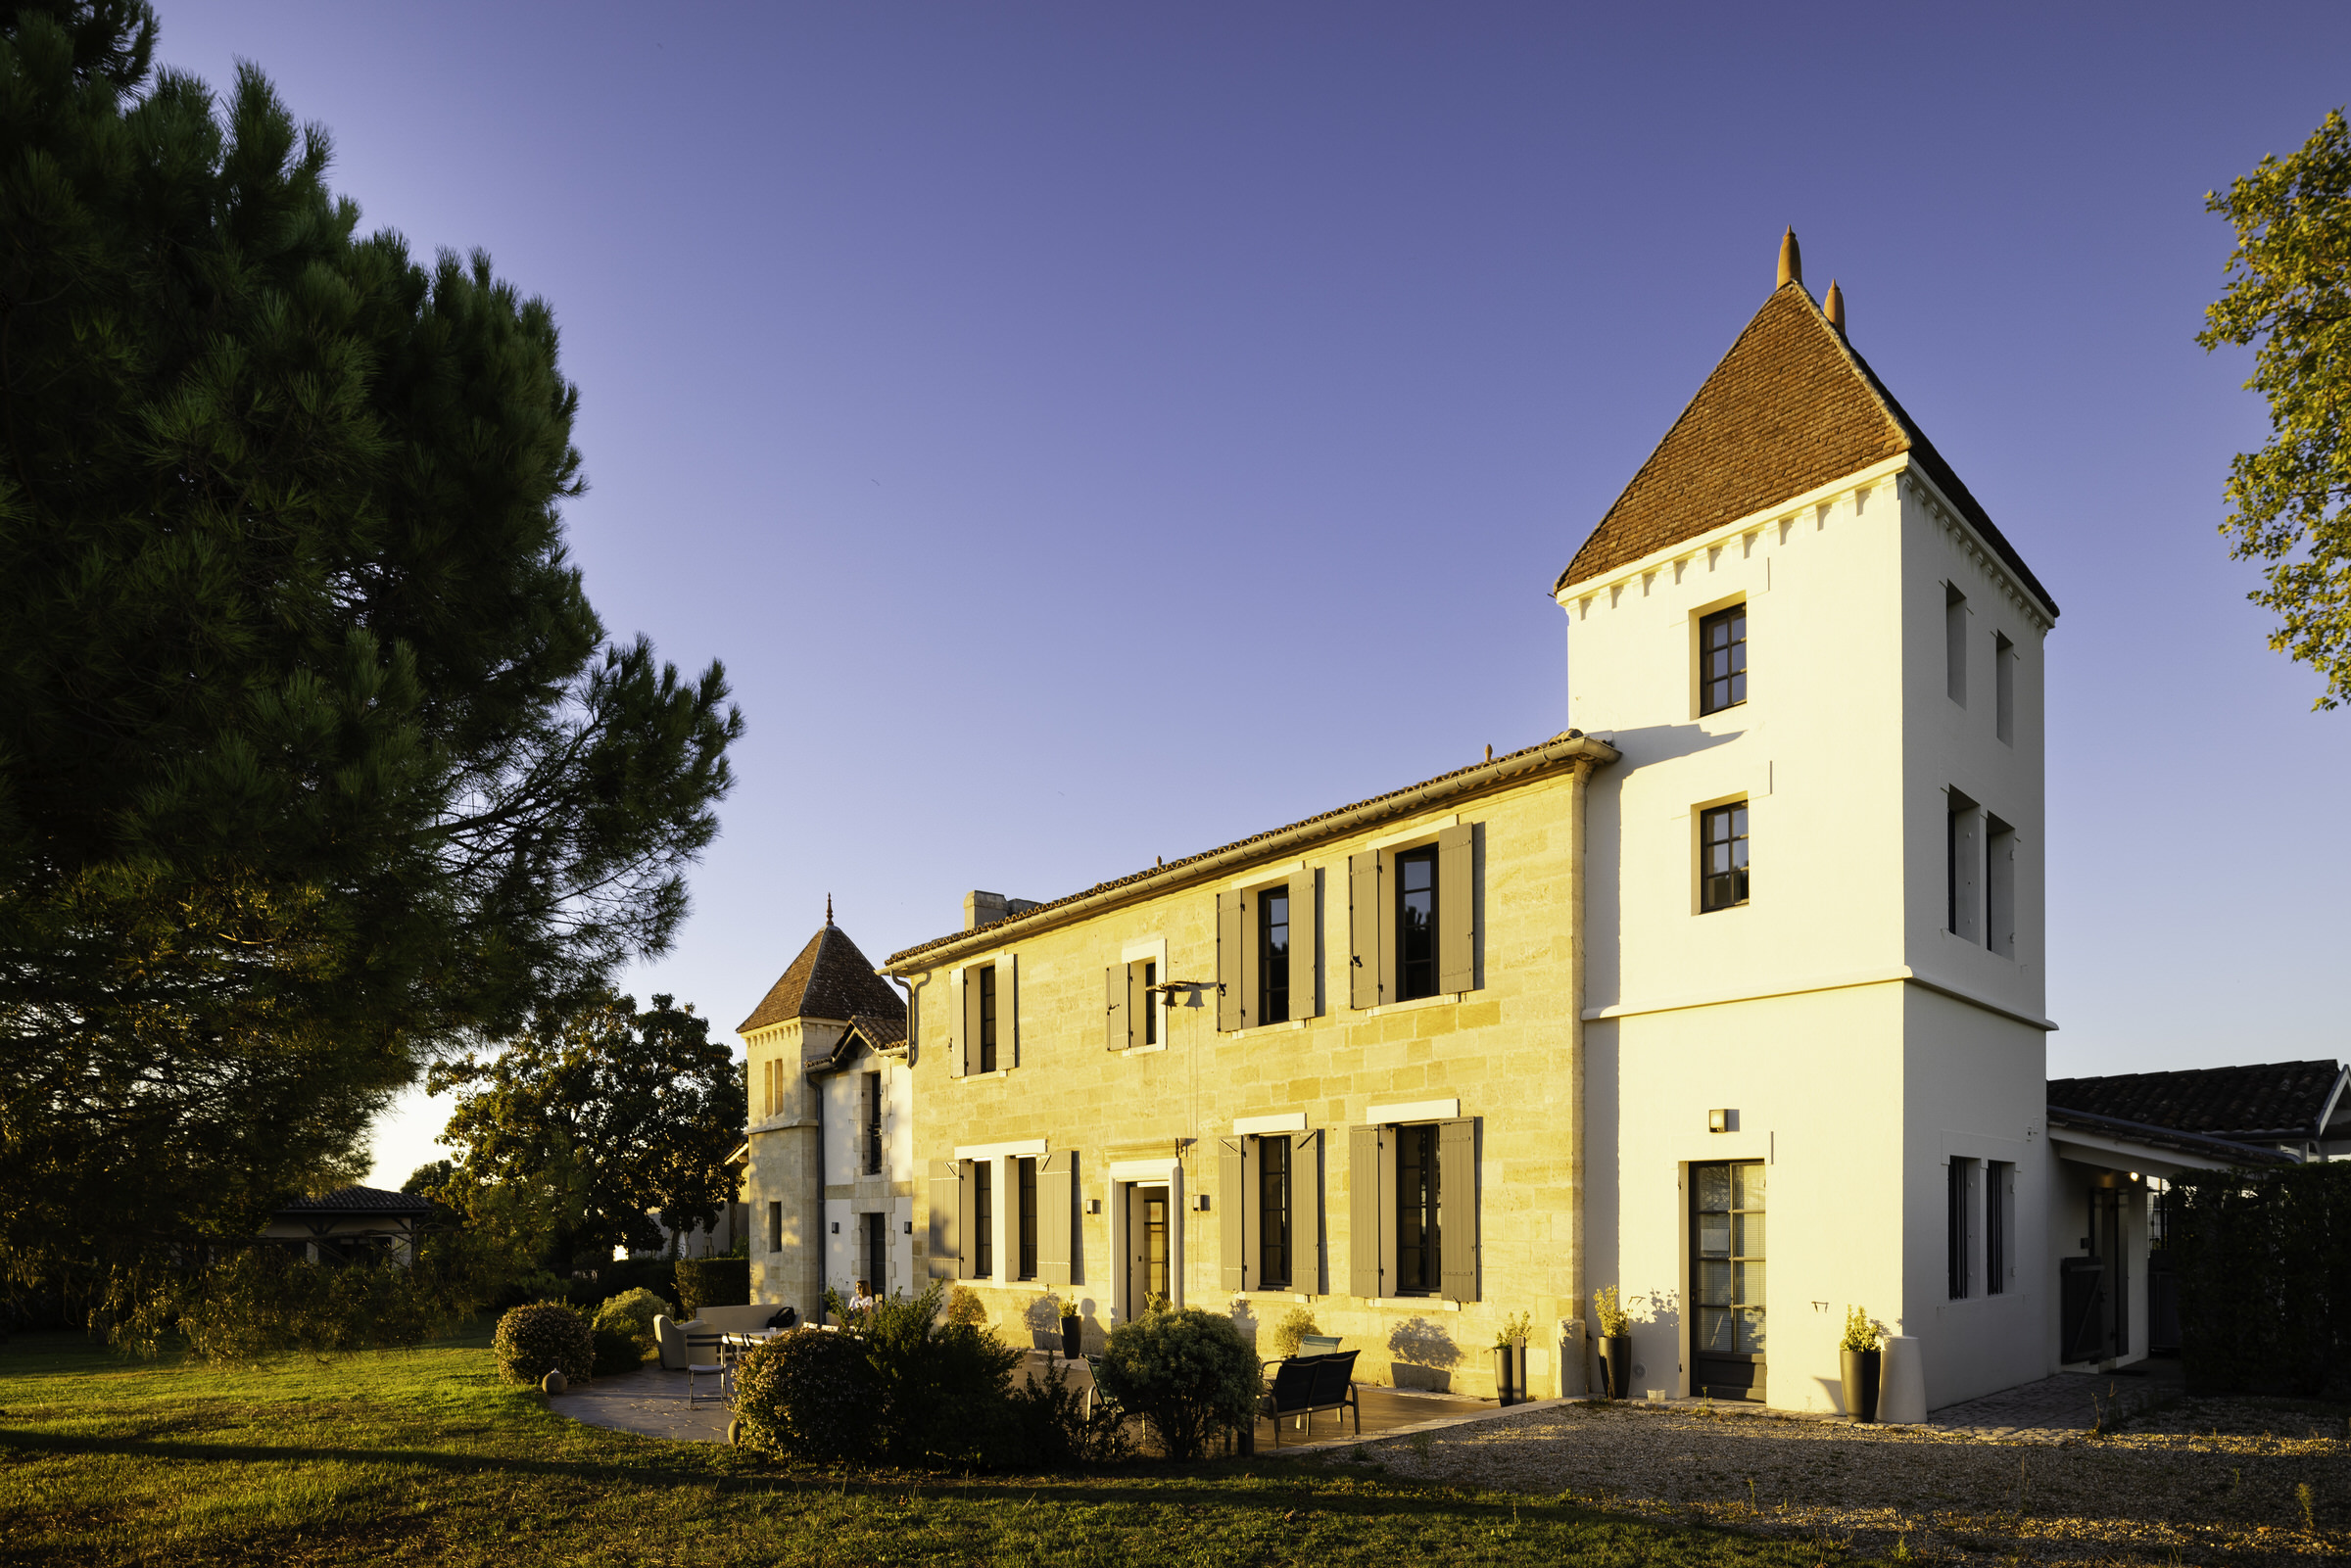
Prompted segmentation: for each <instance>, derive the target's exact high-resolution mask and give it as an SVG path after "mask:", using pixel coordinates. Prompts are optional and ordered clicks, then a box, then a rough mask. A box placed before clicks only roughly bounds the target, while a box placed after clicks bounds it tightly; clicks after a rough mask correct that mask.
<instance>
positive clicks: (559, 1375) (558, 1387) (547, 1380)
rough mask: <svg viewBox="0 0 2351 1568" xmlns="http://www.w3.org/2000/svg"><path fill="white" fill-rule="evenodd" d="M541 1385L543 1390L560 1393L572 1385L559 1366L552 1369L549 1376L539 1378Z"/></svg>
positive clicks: (549, 1392)
mask: <svg viewBox="0 0 2351 1568" xmlns="http://www.w3.org/2000/svg"><path fill="white" fill-rule="evenodd" d="M539 1387H540V1389H541V1390H542V1391H543V1392H545V1393H548V1394H560V1393H562V1392H563V1391H564V1390H565V1389H567V1388H569V1387H571V1384H570V1382H569V1380H567V1379H566V1378H565V1377H564V1376H563V1372H562V1369H561V1368H560V1367H557V1368H554V1369H552V1370H551V1371H550V1372H549V1373H548V1374H547V1376H545V1377H543V1378H541V1379H540V1380H539Z"/></svg>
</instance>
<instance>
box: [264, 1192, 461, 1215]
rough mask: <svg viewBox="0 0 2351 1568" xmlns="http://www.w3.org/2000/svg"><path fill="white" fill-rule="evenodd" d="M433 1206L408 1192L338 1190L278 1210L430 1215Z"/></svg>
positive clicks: (311, 1212)
mask: <svg viewBox="0 0 2351 1568" xmlns="http://www.w3.org/2000/svg"><path fill="white" fill-rule="evenodd" d="M276 1212H278V1213H281V1214H429V1213H431V1212H433V1206H432V1205H431V1204H429V1203H427V1202H426V1201H425V1200H423V1199H422V1198H415V1197H411V1196H409V1195H408V1193H405V1192H386V1191H384V1189H383V1188H381V1187H338V1188H336V1189H335V1190H334V1191H333V1192H328V1193H320V1194H319V1195H318V1196H317V1197H315V1198H297V1199H296V1200H294V1202H292V1203H290V1204H282V1205H280V1206H279V1207H278V1209H277V1210H276Z"/></svg>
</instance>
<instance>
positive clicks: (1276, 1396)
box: [1258, 1351, 1364, 1448]
mask: <svg viewBox="0 0 2351 1568" xmlns="http://www.w3.org/2000/svg"><path fill="white" fill-rule="evenodd" d="M1357 1354H1358V1353H1357V1352H1355V1351H1344V1352H1341V1353H1339V1354H1335V1355H1294V1356H1291V1357H1290V1358H1289V1359H1288V1360H1286V1361H1282V1362H1279V1363H1277V1364H1276V1365H1275V1366H1274V1368H1273V1381H1272V1383H1271V1385H1269V1386H1268V1388H1267V1389H1266V1392H1265V1396H1264V1398H1263V1399H1262V1400H1261V1401H1260V1402H1259V1403H1258V1413H1259V1414H1261V1415H1269V1416H1271V1417H1272V1418H1273V1446H1274V1447H1275V1448H1279V1447H1280V1446H1281V1424H1282V1422H1283V1421H1285V1420H1287V1419H1288V1418H1289V1417H1291V1416H1293V1415H1294V1416H1296V1417H1298V1425H1299V1428H1300V1429H1301V1430H1302V1431H1305V1432H1308V1433H1312V1432H1313V1431H1314V1421H1315V1412H1316V1411H1318V1410H1336V1411H1338V1412H1339V1414H1340V1416H1341V1418H1342V1419H1344V1418H1345V1415H1346V1412H1347V1411H1348V1410H1349V1409H1350V1408H1352V1409H1353V1410H1354V1411H1355V1430H1356V1434H1357V1435H1358V1436H1359V1437H1360V1436H1361V1435H1362V1434H1363V1430H1364V1407H1363V1405H1362V1404H1361V1403H1360V1402H1358V1401H1357V1399H1356V1397H1355V1357H1356V1355H1357Z"/></svg>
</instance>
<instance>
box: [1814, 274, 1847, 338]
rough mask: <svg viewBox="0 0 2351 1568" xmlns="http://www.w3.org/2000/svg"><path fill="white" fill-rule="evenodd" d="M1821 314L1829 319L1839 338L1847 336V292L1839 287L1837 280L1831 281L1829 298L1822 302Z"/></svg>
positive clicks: (1832, 279)
mask: <svg viewBox="0 0 2351 1568" xmlns="http://www.w3.org/2000/svg"><path fill="white" fill-rule="evenodd" d="M1820 313H1821V314H1822V315H1825V316H1827V317H1828V318H1829V325H1831V326H1833V327H1835V328H1836V329H1837V335H1838V336H1839V337H1841V338H1842V337H1844V336H1845V290H1843V289H1841V288H1839V287H1838V286H1837V280H1836V279H1835V278H1831V279H1829V297H1828V298H1827V299H1825V300H1823V301H1821V302H1820Z"/></svg>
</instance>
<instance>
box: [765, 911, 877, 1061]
mask: <svg viewBox="0 0 2351 1568" xmlns="http://www.w3.org/2000/svg"><path fill="white" fill-rule="evenodd" d="M865 1018H873V1019H888V1020H890V1021H892V1022H894V1023H895V1024H896V1026H897V1029H898V1032H899V1034H900V1036H901V1037H902V1036H903V1035H904V1034H905V1031H906V999H905V998H904V997H902V996H900V995H899V994H898V991H897V987H895V986H893V985H891V984H890V983H889V982H888V980H886V979H884V978H883V977H882V976H881V975H879V974H875V973H874V966H873V965H872V964H871V963H870V962H869V961H868V960H867V959H866V956H865V955H864V954H863V953H861V952H859V951H858V950H857V944H856V943H855V942H852V941H850V940H849V935H848V932H846V931H844V930H842V929H841V928H840V927H838V926H836V925H834V924H833V923H832V922H831V921H830V920H828V921H826V922H825V924H824V926H823V927H822V928H820V929H819V930H818V931H817V933H816V934H815V935H814V936H811V937H809V938H808V945H807V946H806V947H803V948H801V949H800V956H799V957H797V958H795V959H793V960H792V967H791V968H790V969H788V970H786V971H785V972H784V977H783V978H782V979H780V980H778V981H776V983H775V984H774V985H772V986H770V987H768V992H767V995H766V997H765V998H764V999H763V1000H762V1001H761V1002H760V1003H759V1005H758V1006H757V1007H755V1008H753V1009H752V1010H751V1016H750V1017H749V1018H747V1019H744V1021H743V1022H741V1023H738V1024H737V1025H736V1026H735V1032H736V1033H738V1034H748V1033H750V1032H751V1031H752V1030H753V1029H764V1028H766V1027H767V1026H768V1025H769V1024H771V1023H781V1022H784V1021H785V1020H787V1019H828V1020H831V1021H833V1022H840V1023H846V1022H849V1021H850V1020H851V1019H865Z"/></svg>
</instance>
